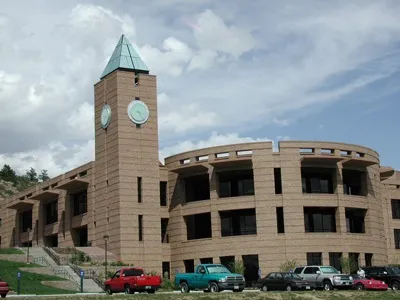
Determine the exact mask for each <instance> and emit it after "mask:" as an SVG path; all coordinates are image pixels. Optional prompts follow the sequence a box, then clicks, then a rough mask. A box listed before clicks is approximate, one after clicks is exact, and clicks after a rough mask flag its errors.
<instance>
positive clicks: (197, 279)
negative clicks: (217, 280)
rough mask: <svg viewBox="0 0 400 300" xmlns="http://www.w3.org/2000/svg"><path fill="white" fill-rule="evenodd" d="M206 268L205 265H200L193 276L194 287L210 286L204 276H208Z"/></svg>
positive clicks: (203, 287)
mask: <svg viewBox="0 0 400 300" xmlns="http://www.w3.org/2000/svg"><path fill="white" fill-rule="evenodd" d="M206 273H207V271H206V268H205V267H204V266H199V267H198V268H197V269H196V270H195V273H194V276H193V288H195V289H205V288H207V287H208V282H207V280H206V278H205V277H204V276H206Z"/></svg>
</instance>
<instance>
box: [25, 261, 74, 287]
mask: <svg viewBox="0 0 400 300" xmlns="http://www.w3.org/2000/svg"><path fill="white" fill-rule="evenodd" d="M32 262H33V263H39V264H41V265H46V266H47V267H49V268H50V269H51V270H52V271H53V273H54V275H56V276H61V277H64V278H65V279H68V280H69V281H72V282H74V283H75V284H76V285H77V286H78V289H80V288H81V284H80V282H79V281H77V280H75V278H74V277H73V276H72V275H71V274H70V273H69V272H68V271H66V270H64V269H56V268H54V267H53V266H52V265H51V264H50V263H49V261H48V260H47V259H46V258H45V257H34V258H33V259H32Z"/></svg>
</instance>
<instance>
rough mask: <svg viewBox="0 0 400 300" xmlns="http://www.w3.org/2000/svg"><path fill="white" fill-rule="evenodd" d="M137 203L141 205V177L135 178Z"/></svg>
mask: <svg viewBox="0 0 400 300" xmlns="http://www.w3.org/2000/svg"><path fill="white" fill-rule="evenodd" d="M137 191H138V203H142V177H138V178H137Z"/></svg>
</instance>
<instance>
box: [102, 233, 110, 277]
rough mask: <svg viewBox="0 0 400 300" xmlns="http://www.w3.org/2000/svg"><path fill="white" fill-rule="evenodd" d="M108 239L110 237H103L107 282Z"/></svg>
mask: <svg viewBox="0 0 400 300" xmlns="http://www.w3.org/2000/svg"><path fill="white" fill-rule="evenodd" d="M108 238H109V236H108V235H104V236H103V239H104V260H105V262H104V268H105V274H104V276H105V279H106V280H107V265H108V263H107V241H108Z"/></svg>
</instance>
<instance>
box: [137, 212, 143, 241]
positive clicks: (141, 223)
mask: <svg viewBox="0 0 400 300" xmlns="http://www.w3.org/2000/svg"><path fill="white" fill-rule="evenodd" d="M138 228H139V241H140V242H141V241H143V215H139V216H138Z"/></svg>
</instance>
